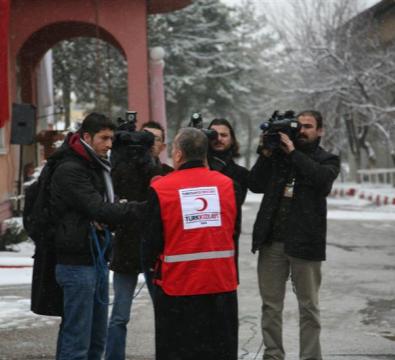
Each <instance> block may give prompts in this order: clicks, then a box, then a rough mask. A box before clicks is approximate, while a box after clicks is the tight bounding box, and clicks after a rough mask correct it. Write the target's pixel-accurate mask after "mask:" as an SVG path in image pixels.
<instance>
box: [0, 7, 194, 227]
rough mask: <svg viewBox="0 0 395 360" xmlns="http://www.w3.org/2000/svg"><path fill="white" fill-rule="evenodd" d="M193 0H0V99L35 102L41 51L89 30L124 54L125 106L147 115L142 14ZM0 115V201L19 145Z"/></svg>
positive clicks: (146, 117)
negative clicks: (0, 140) (0, 84)
mask: <svg viewBox="0 0 395 360" xmlns="http://www.w3.org/2000/svg"><path fill="white" fill-rule="evenodd" d="M192 1H193V0H57V1H53V0H34V1H32V0H0V5H1V6H0V14H2V15H4V14H5V19H3V18H2V24H5V25H4V26H3V27H0V30H4V31H3V32H4V35H5V36H3V37H2V38H1V39H0V43H1V45H2V46H1V47H0V49H2V51H3V52H4V53H3V55H4V56H3V57H1V58H0V60H1V61H0V65H4V62H5V66H1V69H3V70H4V71H2V72H1V73H0V77H1V79H0V80H1V81H2V80H4V82H3V84H5V85H4V88H5V89H7V82H8V88H9V97H8V96H7V94H6V92H4V93H2V94H0V96H2V97H3V100H4V101H3V102H4V103H5V104H7V100H8V104H9V108H10V107H11V103H12V102H21V101H24V102H30V103H33V104H35V103H36V94H35V92H36V90H35V84H36V75H35V68H36V66H37V64H38V62H39V60H40V59H41V57H42V56H43V55H44V54H45V52H46V51H47V50H49V49H50V48H51V47H52V46H53V45H54V44H56V43H57V42H59V41H61V40H65V39H69V38H73V37H76V36H94V37H99V38H101V39H103V40H104V41H107V42H109V43H110V44H112V45H113V46H115V47H117V48H118V49H120V50H121V51H122V53H123V54H124V55H125V57H126V60H127V64H128V65H127V66H128V69H127V70H128V106H129V109H133V110H136V111H137V112H138V113H139V121H142V122H143V121H147V120H149V117H150V99H149V79H148V77H149V76H148V44H147V16H148V15H149V14H152V13H159V12H167V11H173V10H178V9H181V8H183V7H185V6H187V5H189V4H190V3H192ZM3 10H4V11H3ZM8 14H9V15H8ZM3 20H4V21H3ZM8 22H9V26H8ZM3 32H2V33H3ZM7 51H8V56H7ZM7 60H8V63H7ZM7 68H8V69H7ZM3 76H4V77H5V78H4V79H3ZM4 114H7V112H4ZM4 114H3V115H4ZM0 115H1V114H0ZM3 115H1V116H2V119H0V120H1V121H0V126H3V128H2V129H1V132H0V136H4V144H6V146H5V148H3V149H0V168H1V169H5V170H6V171H2V172H1V173H0V203H1V201H2V200H3V199H4V198H6V197H7V194H10V193H13V192H14V191H13V190H14V181H15V178H16V176H15V175H16V173H17V170H18V167H17V165H16V164H17V163H18V161H17V159H18V153H19V152H18V147H16V146H12V145H10V144H9V141H10V140H9V139H10V123H9V122H7V120H8V119H9V116H8V117H7V116H6V115H4V116H3ZM7 118H8V119H7ZM4 124H5V126H4ZM0 221H1V219H0Z"/></svg>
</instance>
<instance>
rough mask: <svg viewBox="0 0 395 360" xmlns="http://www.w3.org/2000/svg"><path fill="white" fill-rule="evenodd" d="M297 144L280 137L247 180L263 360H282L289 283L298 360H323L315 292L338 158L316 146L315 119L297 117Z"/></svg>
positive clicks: (318, 123) (318, 122) (313, 114)
mask: <svg viewBox="0 0 395 360" xmlns="http://www.w3.org/2000/svg"><path fill="white" fill-rule="evenodd" d="M297 119H298V122H299V125H300V131H299V133H298V135H297V138H296V141H295V144H294V143H293V141H292V140H291V139H290V138H289V137H288V136H287V135H286V134H284V133H280V136H281V138H280V139H281V147H280V148H279V149H275V150H271V149H267V148H265V140H266V139H265V135H264V136H263V151H262V154H261V155H260V156H259V158H258V160H257V162H256V164H255V165H254V167H253V168H252V169H251V172H250V176H249V184H248V185H249V189H250V190H251V191H253V192H256V193H263V194H264V197H263V200H262V203H261V206H260V209H259V212H258V215H257V218H256V221H255V225H254V230H253V241H252V251H253V252H255V251H257V250H258V251H259V257H258V280H259V288H260V293H261V297H262V335H263V340H264V344H265V352H264V357H263V358H264V359H276V360H282V359H284V357H285V353H284V348H283V343H282V310H283V303H284V296H285V288H286V281H287V279H288V277H289V276H290V275H291V279H292V284H293V288H294V291H295V293H296V296H297V299H298V303H299V315H300V359H303V360H307V359H309V360H321V359H322V356H321V348H320V341H319V336H320V328H321V326H320V317H319V305H318V292H319V288H320V284H321V261H323V260H325V247H326V212H327V209H326V196H327V195H328V194H329V193H330V190H331V187H332V184H333V182H334V180H335V179H336V177H337V175H338V173H339V167H340V164H339V158H338V156H336V155H333V154H330V153H329V152H326V151H325V150H323V149H322V148H321V147H320V146H319V142H320V138H321V136H322V134H323V128H322V116H321V114H320V113H319V112H318V111H304V112H302V113H300V114H299V115H298V117H297Z"/></svg>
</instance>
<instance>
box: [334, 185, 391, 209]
mask: <svg viewBox="0 0 395 360" xmlns="http://www.w3.org/2000/svg"><path fill="white" fill-rule="evenodd" d="M329 196H330V197H355V196H356V197H358V198H359V199H361V200H367V201H369V202H371V203H374V204H375V205H376V206H382V205H395V195H392V196H389V195H383V194H377V192H372V191H369V190H360V189H356V188H354V187H350V188H336V187H335V188H333V189H332V191H331V192H330V194H329Z"/></svg>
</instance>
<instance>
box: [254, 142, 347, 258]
mask: <svg viewBox="0 0 395 360" xmlns="http://www.w3.org/2000/svg"><path fill="white" fill-rule="evenodd" d="M339 169H340V162H339V157H338V156H336V155H333V154H330V153H328V152H326V151H325V150H323V149H322V148H321V147H319V146H318V144H317V146H315V147H314V148H312V149H310V151H305V152H302V151H300V150H294V151H293V152H292V153H291V154H290V155H289V156H286V155H284V154H273V155H272V156H271V157H269V158H265V157H264V156H260V157H259V158H258V160H257V162H256V164H255V165H254V166H253V168H252V169H251V171H250V175H249V179H248V187H249V189H250V190H251V191H253V192H255V193H263V194H264V197H263V199H262V203H261V206H260V209H259V212H258V214H257V218H256V221H255V224H254V230H253V235H252V251H253V252H255V251H256V250H260V249H262V245H265V244H270V243H271V241H272V239H271V236H272V235H271V231H272V227H273V221H274V219H275V216H276V212H277V210H278V208H279V203H280V200H281V198H282V196H283V193H284V188H285V184H286V182H287V180H288V179H289V177H290V176H292V177H294V178H295V185H294V192H293V197H292V202H291V206H290V212H289V215H288V218H287V221H286V223H285V224H284V227H285V228H286V234H287V236H286V237H285V240H284V248H285V253H286V254H287V255H289V256H293V257H297V258H301V259H305V260H313V261H320V260H325V248H326V215H327V208H326V196H327V195H328V194H329V193H330V191H331V188H332V184H333V182H334V181H335V179H336V177H337V175H338V173H339Z"/></svg>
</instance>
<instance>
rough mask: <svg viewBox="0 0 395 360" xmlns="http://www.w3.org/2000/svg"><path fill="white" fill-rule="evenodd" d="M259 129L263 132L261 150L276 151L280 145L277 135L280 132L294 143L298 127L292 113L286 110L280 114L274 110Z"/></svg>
mask: <svg viewBox="0 0 395 360" xmlns="http://www.w3.org/2000/svg"><path fill="white" fill-rule="evenodd" d="M260 129H261V130H262V131H263V149H268V150H276V149H279V148H280V145H281V138H280V134H279V133H280V132H282V133H284V134H286V135H288V137H289V138H290V139H291V140H292V141H295V140H296V137H297V136H298V133H299V130H300V125H299V122H298V120H297V119H296V116H295V112H294V111H292V110H288V111H285V112H283V113H282V112H280V111H278V110H276V111H275V112H274V113H273V115H272V116H271V118H270V119H269V120H268V121H265V122H264V123H262V124H261V126H260ZM258 152H260V149H258Z"/></svg>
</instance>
